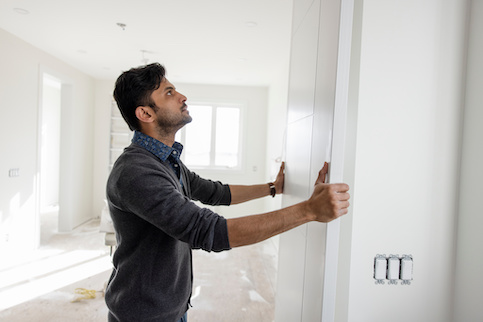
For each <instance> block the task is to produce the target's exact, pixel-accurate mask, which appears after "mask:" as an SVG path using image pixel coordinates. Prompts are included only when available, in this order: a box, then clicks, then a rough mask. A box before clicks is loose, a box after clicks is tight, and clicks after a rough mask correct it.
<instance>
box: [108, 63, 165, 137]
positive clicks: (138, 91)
mask: <svg viewBox="0 0 483 322" xmlns="http://www.w3.org/2000/svg"><path fill="white" fill-rule="evenodd" d="M165 75H166V70H165V68H164V67H163V66H162V65H161V64H159V63H153V64H149V65H146V66H141V67H137V68H131V69H130V70H128V71H127V72H124V73H122V74H121V76H119V77H118V79H117V81H116V87H115V89H114V99H115V100H116V102H117V106H118V107H119V110H120V111H121V114H122V117H123V118H124V120H125V121H126V123H127V124H128V125H129V128H130V129H131V130H139V129H140V126H139V120H138V119H137V117H136V114H135V111H136V108H137V107H138V106H154V103H153V102H152V100H151V93H152V92H153V91H155V90H156V89H158V88H159V86H160V85H161V82H162V81H163V78H164V76H165Z"/></svg>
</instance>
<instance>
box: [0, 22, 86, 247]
mask: <svg viewBox="0 0 483 322" xmlns="http://www.w3.org/2000/svg"><path fill="white" fill-rule="evenodd" d="M0 44H1V48H2V50H1V52H0V70H2V73H1V76H0V91H1V102H0V104H1V111H2V120H3V123H2V127H1V128H0V136H1V137H2V139H1V141H0V142H1V143H0V148H1V150H2V157H1V158H0V177H1V181H0V191H1V193H0V218H1V219H0V220H1V228H0V248H1V251H2V253H3V252H4V251H8V250H10V249H13V248H15V249H16V250H22V249H24V250H25V249H32V248H34V247H35V246H36V245H37V244H38V236H39V235H38V228H39V223H38V218H37V215H38V214H37V213H36V202H37V201H36V197H37V192H38V190H37V181H36V180H37V170H38V169H37V161H38V160H37V158H38V156H39V155H38V151H37V145H38V133H39V131H38V107H39V90H40V87H39V86H40V80H41V77H40V70H43V71H46V72H49V74H51V75H53V76H57V77H59V78H62V79H63V80H66V81H68V86H67V87H68V91H69V92H70V94H69V95H70V100H69V102H67V103H68V104H64V106H63V110H62V112H61V113H62V129H61V131H62V132H61V133H62V137H61V176H63V179H61V183H60V184H61V185H60V189H61V196H60V198H61V200H60V203H61V209H60V211H61V212H62V213H63V214H64V215H62V214H61V215H60V216H61V217H62V222H61V223H59V224H60V226H59V228H60V229H62V230H70V229H72V228H73V227H75V226H77V225H79V224H80V223H82V222H84V221H86V220H87V219H89V218H91V216H92V211H91V201H92V197H91V195H92V194H91V189H92V163H93V158H92V141H93V131H92V130H91V129H92V122H93V106H94V104H93V103H94V87H93V80H92V79H91V78H90V77H88V76H86V75H85V74H83V73H81V72H79V71H77V70H75V69H74V68H72V67H70V66H68V65H66V64H65V63H63V62H61V61H59V60H58V59H56V58H54V57H52V56H50V55H48V54H46V53H44V52H42V51H40V50H38V49H37V48H35V47H33V46H31V45H29V44H28V43H25V42H24V41H22V40H20V39H18V38H17V37H15V36H14V35H12V34H10V33H7V32H5V31H4V30H0ZM63 103H66V102H63ZM11 168H19V169H20V176H19V177H13V178H9V177H8V171H9V169H11Z"/></svg>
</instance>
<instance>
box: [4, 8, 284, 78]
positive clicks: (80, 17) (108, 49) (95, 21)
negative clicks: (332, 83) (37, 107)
mask: <svg viewBox="0 0 483 322" xmlns="http://www.w3.org/2000/svg"><path fill="white" fill-rule="evenodd" d="M15 8H20V9H23V10H26V11H28V13H19V12H18V10H16V9H15ZM291 16H292V0H171V1H167V0H0V28H2V29H4V30H6V31H8V32H10V33H12V34H14V35H15V36H17V37H19V38H21V39H23V40H24V41H26V42H28V43H30V44H32V45H34V46H35V47H38V48H40V49H42V50H43V51H45V52H47V53H49V54H51V55H53V56H55V57H57V58H59V59H60V60H62V61H64V62H66V63H68V64H70V65H72V66H74V67H75V68H77V69H79V70H81V71H83V72H85V73H87V74H89V75H91V76H93V77H95V78H97V79H109V80H111V79H115V78H117V76H119V74H120V73H121V72H122V71H124V70H127V69H129V68H131V67H135V66H139V65H142V64H144V61H143V57H144V59H147V60H148V63H150V62H160V63H162V64H164V65H165V66H166V68H167V71H168V78H169V79H170V81H173V82H179V83H201V84H203V83H208V84H231V85H253V86H269V85H270V83H271V82H272V81H273V79H274V77H280V73H279V72H278V71H277V70H279V69H280V68H284V69H286V68H287V61H288V56H289V48H290V30H291ZM118 23H123V24H126V27H125V30H123V29H122V28H121V27H119V26H118V25H117V24H118ZM254 24H255V25H256V26H253V25H254Z"/></svg>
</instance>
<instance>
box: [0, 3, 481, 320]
mask: <svg viewBox="0 0 483 322" xmlns="http://www.w3.org/2000/svg"><path fill="white" fill-rule="evenodd" d="M482 21H483V1H481V0H465V1H460V0H445V1H439V0H438V1H437V0H431V1H424V2H421V1H409V2H408V1H406V2H387V1H379V0H366V1H362V0H330V1H322V0H282V1H280V0H266V1H253V0H246V1H221V0H213V1H205V0H202V1H199V0H196V1H195V0H186V1H181V2H167V1H154V0H145V1H140V2H136V3H135V4H134V3H131V2H127V1H122V2H119V1H114V0H106V1H101V2H100V1H94V0H86V1H82V2H73V1H60V0H47V1H35V0H23V1H14V0H5V1H2V2H1V3H0V44H1V48H2V50H1V51H0V68H1V71H2V73H1V75H0V93H1V96H0V97H1V103H0V104H1V111H2V115H3V116H2V120H4V122H3V123H2V125H3V126H2V127H1V128H0V134H1V136H2V139H1V140H0V147H1V149H2V151H3V152H2V157H1V158H0V177H1V181H0V192H1V193H0V258H1V261H0V320H5V321H66V320H68V321H107V308H106V306H105V303H104V301H103V291H104V287H105V283H106V282H107V279H108V278H109V275H110V273H111V268H112V263H111V256H112V252H113V251H115V247H112V245H110V244H109V242H108V241H107V240H106V236H107V235H106V229H109V228H108V227H109V225H106V217H105V214H106V201H105V188H106V180H107V177H108V175H109V172H110V168H111V167H112V164H113V162H114V161H115V159H116V158H117V156H118V155H119V153H120V152H121V151H122V149H123V147H125V146H127V145H128V144H129V142H130V138H131V137H132V133H131V132H130V131H129V130H128V129H127V127H126V125H125V124H124V123H123V121H122V119H121V118H120V115H119V112H118V109H117V106H116V104H115V102H114V101H113V98H112V91H113V87H114V82H115V80H116V78H117V76H119V74H120V73H122V72H123V71H125V70H128V69H129V68H131V67H136V66H140V65H145V64H148V63H152V62H159V63H161V64H163V65H165V66H166V68H167V72H168V74H167V77H168V79H169V80H170V82H172V83H173V84H175V86H176V88H177V90H179V91H180V92H181V93H183V94H185V95H186V96H187V97H188V101H187V104H188V105H189V106H192V108H191V109H192V110H193V111H194V110H196V111H197V112H193V113H198V114H196V116H197V119H198V120H200V121H199V123H198V124H196V121H195V119H196V118H194V121H193V123H192V124H190V125H188V126H187V127H186V129H184V130H183V131H181V132H180V133H179V137H178V139H179V140H180V142H182V143H184V144H185V146H186V150H184V152H183V154H185V156H184V158H185V160H184V162H186V163H187V164H192V165H193V166H192V167H193V169H194V171H195V172H196V173H198V174H200V175H201V176H203V177H206V178H209V179H215V180H220V181H222V182H226V183H232V184H253V183H266V182H270V181H273V180H274V178H275V176H276V174H277V171H278V169H279V167H280V164H281V162H282V161H285V162H286V182H285V183H286V186H285V191H284V194H283V195H279V196H277V197H275V198H263V199H259V200H256V201H252V202H249V203H247V204H244V205H236V206H231V207H221V206H219V207H212V209H213V210H214V211H215V212H217V213H220V214H222V215H223V216H225V217H227V218H233V217H237V216H242V215H248V214H257V213H263V212H268V211H271V210H275V209H279V208H280V207H285V206H290V205H292V204H294V203H297V202H300V201H302V200H305V199H307V198H309V197H310V195H311V193H312V189H313V184H314V182H315V178H316V177H317V173H318V170H319V169H320V167H321V165H322V164H323V163H324V162H329V164H330V171H329V175H328V180H329V182H346V183H348V184H349V185H350V187H351V190H350V193H351V207H350V209H349V213H348V214H347V215H346V216H344V217H342V218H340V219H338V220H336V221H334V222H331V223H329V224H321V223H309V224H306V225H302V226H300V227H297V228H296V229H294V230H291V231H289V232H286V233H284V234H282V235H280V236H276V237H273V238H270V239H268V240H266V241H264V242H262V243H259V244H256V245H252V246H246V247H242V248H237V249H233V250H230V251H228V252H221V253H217V254H213V253H206V252H202V251H194V252H193V258H194V275H195V276H194V287H193V295H192V303H193V307H192V308H191V309H190V310H189V312H188V320H189V321H192V322H193V321H276V322H284V321H289V322H293V321H310V322H312V321H324V322H330V321H335V322H345V321H349V322H361V321H362V322H364V321H371V322H374V321H376V322H377V321H386V320H387V318H388V316H390V317H391V321H395V322H402V321H434V322H442V321H445V322H466V321H468V322H472V321H481V320H483V307H482V306H481V304H480V302H481V298H482V294H481V293H482V291H481V290H483V278H482V277H481V276H480V275H481V274H480V272H481V271H482V270H483V260H482V259H481V256H480V255H479V254H481V253H482V250H483V249H482V248H483V237H482V234H481V230H482V228H483V219H482V218H483V217H482V216H481V210H480V207H479V202H478V201H479V200H481V198H482V197H483V188H482V186H481V184H480V182H481V181H483V170H482V168H481V164H482V163H483V146H482V145H481V143H480V138H481V137H483V126H482V123H483V108H482V106H483V104H482V102H483V94H482V91H481V90H480V87H481V85H480V84H482V83H483V79H482V75H483V60H482V58H481V57H483V42H482V39H483V35H482V33H483V26H482ZM195 107H196V108H195ZM227 111H229V112H230V113H232V112H235V114H233V113H232V114H223V113H227ZM207 113H209V114H207ZM207 115H209V116H207ZM223 115H225V116H223ZM223 117H224V118H223ZM207 124H210V126H206V125H207ZM223 125H225V126H223ZM190 126H192V127H191V128H192V129H191V130H190V128H189V127H190ZM206 129H208V130H207V131H208V132H206V133H205V132H203V131H205V130H206ZM224 131H225V132H224ZM197 136H198V138H196V137H197ZM206 137H208V138H211V142H218V141H216V140H217V138H218V137H220V138H229V140H228V142H229V144H225V145H223V143H220V145H216V144H215V143H213V144H214V145H213V146H214V147H213V148H211V146H208V148H206V150H203V146H202V144H199V143H198V142H203V140H201V141H196V140H195V139H200V138H206ZM204 141H209V140H204ZM220 142H222V141H221V139H220ZM189 146H192V147H193V148H192V149H193V150H190V149H189ZM218 146H219V147H220V148H219V150H220V151H221V150H223V149H225V150H223V151H222V152H223V153H225V154H224V159H216V156H214V155H213V153H216V151H217V149H218ZM222 146H223V147H224V148H221V147H222ZM196 149H198V150H196ZM200 151H201V152H200ZM198 152H200V153H201V154H197V153H198ZM203 153H205V154H203ZM220 153H221V152H220ZM199 155H201V157H199ZM204 157H206V158H205V159H203V158H204ZM216 160H221V161H216ZM205 161H206V162H205ZM103 214H104V217H103ZM106 227H107V228H106ZM393 265H395V266H393Z"/></svg>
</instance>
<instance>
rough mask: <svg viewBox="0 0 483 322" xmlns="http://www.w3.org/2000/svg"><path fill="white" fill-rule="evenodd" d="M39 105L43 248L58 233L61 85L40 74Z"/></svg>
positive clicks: (40, 195) (39, 204)
mask: <svg viewBox="0 0 483 322" xmlns="http://www.w3.org/2000/svg"><path fill="white" fill-rule="evenodd" d="M41 88H42V93H41V94H42V96H41V97H42V100H41V104H40V122H39V124H40V131H39V140H40V167H39V169H40V173H39V177H40V189H39V203H38V207H39V209H38V210H39V211H38V213H39V216H40V245H45V244H46V243H47V242H48V241H49V239H50V238H51V237H52V235H53V234H55V233H57V232H58V230H59V224H58V223H59V174H60V171H59V169H60V114H61V101H62V100H61V98H62V82H61V81H60V80H59V79H58V78H56V77H54V76H52V75H50V74H47V73H43V75H42V87H41Z"/></svg>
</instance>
